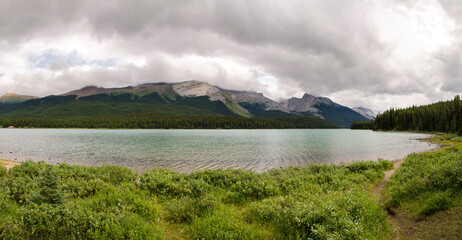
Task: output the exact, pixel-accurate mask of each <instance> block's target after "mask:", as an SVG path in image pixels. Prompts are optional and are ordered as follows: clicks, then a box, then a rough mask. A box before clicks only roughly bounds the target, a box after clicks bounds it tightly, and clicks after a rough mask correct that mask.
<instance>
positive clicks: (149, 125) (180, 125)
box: [0, 113, 339, 129]
mask: <svg viewBox="0 0 462 240" xmlns="http://www.w3.org/2000/svg"><path fill="white" fill-rule="evenodd" d="M0 126H2V127H4V128H6V127H9V126H14V127H18V128H111V129H120V128H138V129H139V128H141V129H283V128H339V127H338V126H337V125H335V124H333V123H329V122H326V121H324V120H322V119H319V118H317V117H311V116H307V117H276V118H248V117H238V116H220V115H209V116H198V115H158V114H152V113H132V114H127V115H121V116H97V117H85V118H75V119H46V118H15V119H1V118H0Z"/></svg>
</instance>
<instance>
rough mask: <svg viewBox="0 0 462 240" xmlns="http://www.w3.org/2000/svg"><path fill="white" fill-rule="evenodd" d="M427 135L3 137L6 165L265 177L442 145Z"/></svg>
mask: <svg viewBox="0 0 462 240" xmlns="http://www.w3.org/2000/svg"><path fill="white" fill-rule="evenodd" d="M426 137H428V135H425V134H412V133H396V132H373V131H365V130H348V129H322V130H321V129H288V130H101V129H97V130H94V129H1V130H0V158H2V159H9V160H16V161H25V160H33V161H40V160H43V161H45V162H47V163H53V164H54V163H62V162H66V163H69V164H79V165H98V166H99V165H102V164H118V165H124V166H127V167H130V168H132V169H134V170H138V171H145V170H147V169H151V168H170V169H173V170H176V171H180V172H190V171H194V170H198V169H215V168H225V169H226V168H242V169H247V170H253V171H257V172H261V171H265V170H268V169H272V168H284V167H288V166H305V165H307V164H309V163H327V164H339V163H341V162H352V161H362V160H377V159H378V158H383V159H389V160H393V159H398V158H403V157H405V156H406V155H408V154H409V153H412V152H422V151H427V150H430V149H432V148H434V147H435V146H436V145H433V144H429V143H426V142H421V141H419V140H418V139H421V138H426Z"/></svg>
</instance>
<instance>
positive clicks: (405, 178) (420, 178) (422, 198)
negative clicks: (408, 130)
mask: <svg viewBox="0 0 462 240" xmlns="http://www.w3.org/2000/svg"><path fill="white" fill-rule="evenodd" d="M459 138H460V137H455V136H451V135H443V136H441V135H439V136H438V140H437V142H438V143H443V144H448V143H451V142H449V141H448V139H449V140H452V139H454V140H456V141H458V139H459ZM452 143H453V146H450V147H446V148H444V149H442V150H440V151H435V152H429V153H420V154H411V155H410V156H408V158H407V159H406V160H405V162H404V163H403V164H402V165H401V168H400V169H398V170H397V171H396V172H395V174H394V175H393V176H392V177H391V178H390V181H389V182H388V184H387V185H386V204H387V207H400V208H402V209H404V210H405V212H407V213H408V214H410V215H415V216H421V217H425V216H430V215H433V214H435V213H438V212H440V211H444V210H447V209H449V208H451V207H456V206H462V205H461V203H460V202H461V201H459V200H458V199H461V194H462V143H460V142H452Z"/></svg>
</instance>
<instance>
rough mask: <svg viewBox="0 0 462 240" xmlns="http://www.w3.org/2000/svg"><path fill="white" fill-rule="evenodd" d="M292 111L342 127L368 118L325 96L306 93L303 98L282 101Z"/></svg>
mask: <svg viewBox="0 0 462 240" xmlns="http://www.w3.org/2000/svg"><path fill="white" fill-rule="evenodd" d="M282 106H284V107H286V108H287V109H288V110H289V112H290V113H292V114H299V115H303V116H316V117H319V118H322V119H324V120H326V121H329V122H331V123H334V124H337V125H339V126H342V127H349V126H350V125H351V123H352V122H354V121H366V120H368V119H367V118H365V117H364V116H362V115H361V114H359V113H357V112H355V111H353V110H352V109H350V108H348V107H345V106H342V105H340V104H337V103H335V102H333V101H332V100H330V99H329V98H325V97H315V96H312V95H309V94H306V93H305V94H304V95H303V97H302V98H295V97H294V98H290V99H287V100H285V101H283V102H282Z"/></svg>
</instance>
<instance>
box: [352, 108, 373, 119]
mask: <svg viewBox="0 0 462 240" xmlns="http://www.w3.org/2000/svg"><path fill="white" fill-rule="evenodd" d="M352 110H353V111H355V112H357V113H359V114H361V115H363V116H364V117H365V118H367V119H369V120H374V119H375V117H376V116H377V114H375V113H374V111H372V110H371V109H369V108H363V107H355V108H352Z"/></svg>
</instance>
